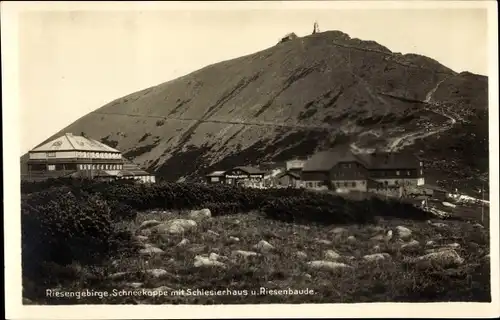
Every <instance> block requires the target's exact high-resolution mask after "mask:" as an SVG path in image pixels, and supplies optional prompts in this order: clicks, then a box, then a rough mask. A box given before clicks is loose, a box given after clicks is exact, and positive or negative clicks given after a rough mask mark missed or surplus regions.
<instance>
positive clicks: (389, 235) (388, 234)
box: [385, 230, 393, 241]
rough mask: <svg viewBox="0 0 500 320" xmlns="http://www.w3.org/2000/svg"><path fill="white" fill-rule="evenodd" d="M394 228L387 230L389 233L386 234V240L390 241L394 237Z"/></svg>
mask: <svg viewBox="0 0 500 320" xmlns="http://www.w3.org/2000/svg"><path fill="white" fill-rule="evenodd" d="M392 234H393V232H392V230H389V231H387V234H386V235H385V240H387V241H389V240H391V239H392Z"/></svg>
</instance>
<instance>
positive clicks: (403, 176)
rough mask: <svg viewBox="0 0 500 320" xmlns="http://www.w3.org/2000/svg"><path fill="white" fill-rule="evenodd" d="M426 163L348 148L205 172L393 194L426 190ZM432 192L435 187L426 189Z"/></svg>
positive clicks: (219, 179)
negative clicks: (270, 163)
mask: <svg viewBox="0 0 500 320" xmlns="http://www.w3.org/2000/svg"><path fill="white" fill-rule="evenodd" d="M424 170H425V169H424V162H423V160H422V159H419V158H418V157H417V156H416V155H414V154H411V153H406V152H376V153H370V154H356V153H353V152H352V151H351V150H350V149H348V148H337V149H334V150H329V151H321V152H318V153H316V154H314V155H312V156H310V157H309V158H307V159H292V160H289V161H287V162H286V163H285V165H284V166H281V167H280V166H276V167H275V168H274V170H271V169H268V170H262V169H261V168H257V167H235V168H231V169H229V170H227V171H223V170H221V171H214V172H212V173H210V174H208V175H206V182H207V183H223V184H229V185H242V186H248V187H256V188H266V187H292V188H307V189H315V190H334V191H337V192H350V191H360V192H373V193H383V194H387V195H394V196H404V195H405V194H406V193H415V192H417V193H422V192H425V191H426V190H424V188H428V187H425V186H426V184H425V172H424ZM427 191H428V192H432V190H427Z"/></svg>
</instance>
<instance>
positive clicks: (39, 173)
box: [24, 133, 155, 182]
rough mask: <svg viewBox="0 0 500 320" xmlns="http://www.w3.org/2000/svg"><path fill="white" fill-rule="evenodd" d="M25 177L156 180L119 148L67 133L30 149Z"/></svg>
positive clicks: (38, 178) (41, 178)
mask: <svg viewBox="0 0 500 320" xmlns="http://www.w3.org/2000/svg"><path fill="white" fill-rule="evenodd" d="M28 155H29V159H28V162H27V164H28V173H27V176H25V177H24V178H27V179H28V180H43V179H47V178H51V177H53V178H57V177H87V178H106V179H111V178H113V179H119V178H134V179H138V180H141V181H144V182H155V178H154V176H153V175H152V174H150V173H148V172H146V171H144V170H142V169H140V168H139V167H138V166H137V165H135V164H134V163H131V162H129V161H128V160H126V159H125V158H123V156H122V154H121V152H120V151H119V150H117V149H114V148H111V147H110V146H107V145H105V144H104V143H102V142H99V141H97V140H94V139H91V138H88V137H84V136H76V135H73V134H71V133H66V134H64V135H62V136H60V137H58V138H56V139H54V140H52V141H49V142H47V143H45V144H43V145H41V146H38V147H36V148H34V149H33V150H31V151H30V152H29V153H28Z"/></svg>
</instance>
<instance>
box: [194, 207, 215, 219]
mask: <svg viewBox="0 0 500 320" xmlns="http://www.w3.org/2000/svg"><path fill="white" fill-rule="evenodd" d="M211 216H212V213H211V212H210V209H201V210H192V211H191V212H189V214H188V217H189V218H190V219H206V218H210V217H211Z"/></svg>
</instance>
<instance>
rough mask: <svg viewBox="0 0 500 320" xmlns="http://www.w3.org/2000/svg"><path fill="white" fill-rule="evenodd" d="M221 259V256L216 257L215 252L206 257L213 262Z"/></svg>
mask: <svg viewBox="0 0 500 320" xmlns="http://www.w3.org/2000/svg"><path fill="white" fill-rule="evenodd" d="M221 258H223V257H222V256H221V255H218V254H217V253H215V252H212V253H210V255H209V256H208V259H210V260H213V261H217V260H219V259H221Z"/></svg>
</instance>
